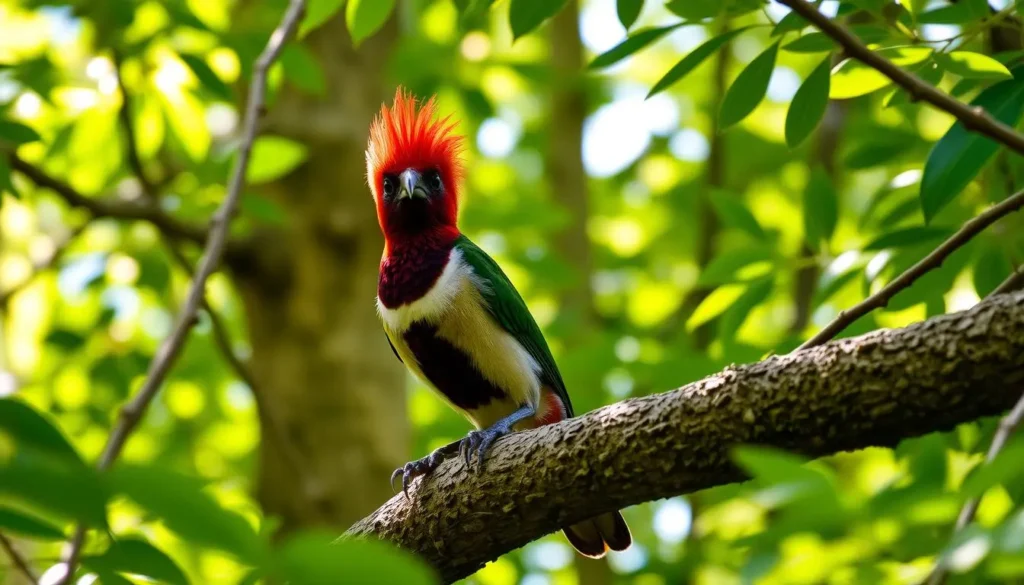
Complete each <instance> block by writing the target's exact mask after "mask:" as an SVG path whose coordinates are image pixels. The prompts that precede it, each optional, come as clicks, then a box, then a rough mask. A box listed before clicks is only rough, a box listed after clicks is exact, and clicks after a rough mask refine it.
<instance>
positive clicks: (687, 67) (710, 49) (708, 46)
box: [647, 26, 750, 97]
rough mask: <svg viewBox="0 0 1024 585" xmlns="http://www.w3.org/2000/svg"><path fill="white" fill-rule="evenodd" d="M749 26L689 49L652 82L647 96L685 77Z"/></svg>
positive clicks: (663, 89)
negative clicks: (660, 76) (661, 75)
mask: <svg viewBox="0 0 1024 585" xmlns="http://www.w3.org/2000/svg"><path fill="white" fill-rule="evenodd" d="M749 28H750V27H749V26H746V27H743V28H737V29H734V30H731V31H728V32H725V33H722V34H720V35H718V36H717V37H714V38H713V39H710V40H708V41H705V42H704V43H703V44H702V45H701V46H699V47H697V48H696V49H694V50H692V51H690V52H689V53H688V54H687V55H686V56H685V57H683V58H682V59H681V60H680V61H679V62H678V63H676V64H675V65H674V66H673V67H672V69H669V70H668V73H666V74H665V75H664V76H663V77H662V78H661V79H659V80H658V82H657V83H655V84H654V87H652V88H651V91H650V93H648V94H647V97H651V96H653V95H654V94H656V93H660V92H662V91H665V90H666V89H668V88H669V87H671V86H672V84H674V83H675V82H677V81H679V80H680V79H682V78H684V77H686V75H687V74H689V73H690V72H691V71H693V70H694V69H696V68H697V66H699V65H700V64H701V63H703V62H704V61H705V60H707V58H708V57H710V56H711V55H713V54H714V53H715V51H717V50H718V49H720V48H721V47H722V45H724V44H725V43H727V42H729V40H730V39H732V38H733V37H735V36H736V35H738V34H740V33H742V32H743V31H745V30H748V29H749Z"/></svg>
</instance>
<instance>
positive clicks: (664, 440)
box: [346, 293, 1024, 581]
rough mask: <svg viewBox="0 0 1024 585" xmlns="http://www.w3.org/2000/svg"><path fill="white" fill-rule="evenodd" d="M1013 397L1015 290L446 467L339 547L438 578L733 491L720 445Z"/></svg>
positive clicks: (990, 409) (840, 429)
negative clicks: (388, 550)
mask: <svg viewBox="0 0 1024 585" xmlns="http://www.w3.org/2000/svg"><path fill="white" fill-rule="evenodd" d="M1022 386H1024V293H1015V294H1012V295H1000V296H997V297H993V298H992V299H990V300H986V301H985V302H982V303H980V304H978V305H977V306H976V307H974V308H973V309H971V310H969V311H966V312H962V313H955V314H951V315H944V316H940V317H936V318H934V319H930V320H928V321H924V322H922V323H918V324H915V325H911V326H910V327H907V328H904V329H895V330H880V331H875V332H872V333H869V334H867V335H864V336H861V337H856V338H849V339H842V340H838V341H834V342H831V343H829V344H826V345H822V346H819V347H816V348H813V349H809V350H804V351H797V352H794V353H791V354H787V355H784V356H774V357H771V358H769V359H767V360H765V361H762V362H759V363H756V364H753V365H748V366H741V367H730V368H728V369H726V370H725V371H723V372H721V373H719V374H716V375H714V376H711V377H708V378H705V379H704V380H701V381H699V382H695V383H693V384H689V385H687V386H685V387H683V388H680V389H678V390H675V391H672V392H667V393H664V394H656V395H652V396H646V397H643V398H636V399H631V400H626V401H623V402H620V403H617V404H612V405H610V406H606V407H604V408H601V409H599V410H596V411H593V412H590V413H588V414H586V415H584V416H581V417H578V418H573V419H569V420H567V421H564V422H561V423H558V424H556V425H551V426H546V427H542V428H540V429H536V430H532V431H526V432H522V433H515V434H513V435H510V436H508V437H506V438H504V439H502V440H500V441H499V442H498V443H497V444H496V445H495V447H494V449H493V451H492V452H491V454H490V455H489V459H488V461H487V464H486V468H485V470H484V472H483V473H480V474H476V473H467V472H466V469H465V468H464V463H463V462H462V461H461V460H459V459H458V458H455V459H452V460H449V461H447V462H445V463H444V464H443V465H441V467H440V468H438V469H437V471H435V472H434V474H433V475H432V476H430V477H428V478H426V479H421V480H419V481H417V482H416V483H414V484H413V486H412V487H411V489H410V497H411V500H410V501H407V500H406V499H405V498H404V497H403V496H402V495H401V494H399V495H397V496H395V497H393V498H392V499H391V500H390V501H388V502H387V503H385V504H384V505H383V506H382V507H381V508H379V509H378V510H377V511H376V512H374V513H373V514H372V515H370V516H369V517H367V518H365V519H363V520H361V521H360V522H358V523H356V524H355V525H354V526H353V527H352V528H350V529H349V531H348V532H347V533H346V536H376V537H379V538H382V539H386V540H389V541H393V542H395V543H396V544H398V545H399V546H402V547H403V548H405V549H407V550H411V551H414V552H416V553H418V554H419V555H421V556H423V557H424V558H425V559H426V560H427V561H428V562H429V563H431V564H432V565H433V566H434V567H435V568H436V569H437V571H438V572H439V573H440V574H441V575H442V577H443V578H444V579H445V580H446V581H453V580H456V579H459V578H462V577H465V576H467V575H469V574H471V573H473V572H474V571H476V570H477V569H479V568H480V567H482V566H483V565H484V563H486V562H488V561H490V560H492V559H495V558H497V557H498V556H500V555H502V554H505V553H507V552H509V551H511V550H513V549H515V548H518V547H520V546H523V545H524V544H526V543H528V542H530V541H532V540H534V539H536V538H539V537H540V536H542V535H544V534H547V533H550V532H553V531H555V530H557V529H558V528H560V527H561V526H564V525H566V524H571V523H574V522H577V521H580V520H583V519H584V518H588V517H591V516H594V515H596V514H599V513H602V512H607V511H610V510H615V509H619V508H624V507H627V506H631V505H634V504H638V503H641V502H646V501H650V500H656V499H659V498H664V497H668V496H675V495H679V494H684V493H689V492H693V491H697V490H701V489H705V488H709V487H712V486H716V485H721V484H725V483H729V482H734V481H738V480H741V479H743V476H742V474H741V473H740V471H739V470H738V469H737V468H736V467H734V466H733V465H732V463H731V462H730V459H729V452H730V448H731V447H733V446H734V445H737V444H742V443H748V444H749V443H755V444H764V445H772V446H775V447H779V448H782V449H787V450H790V451H795V452H799V453H803V454H805V455H808V456H821V455H826V454H830V453H835V452H838V451H845V450H851V449H860V448H864V447H869V446H892V445H895V444H896V443H898V442H899V441H900V440H902V439H904V438H908V437H913V436H917V435H922V434H926V433H929V432H933V431H945V430H948V429H951V428H953V427H954V426H955V425H957V424H960V423H963V422H967V421H971V420H974V419H976V418H978V417H981V416H987V415H995V414H999V413H1000V412H1002V411H1004V410H1006V409H1008V408H1010V407H1011V406H1013V404H1014V403H1015V402H1016V400H1017V398H1018V396H1019V391H1020V388H1021V387H1022ZM381 481H387V478H385V477H382V478H381Z"/></svg>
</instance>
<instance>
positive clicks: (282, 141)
mask: <svg viewBox="0 0 1024 585" xmlns="http://www.w3.org/2000/svg"><path fill="white" fill-rule="evenodd" d="M308 154H309V153H308V151H307V149H306V145H304V144H302V143H301V142H296V141H294V140H289V139H287V138H281V137H280V136H260V137H259V138H257V139H256V142H255V143H253V145H252V156H251V157H250V159H249V168H248V169H247V170H246V173H245V180H246V181H247V182H248V183H249V184H250V185H258V184H260V183H267V182H269V181H273V180H275V179H279V178H281V177H283V176H285V175H287V174H288V173H290V172H291V171H292V170H294V169H295V167H297V166H299V165H300V164H302V162H303V161H305V160H306V157H307V156H308Z"/></svg>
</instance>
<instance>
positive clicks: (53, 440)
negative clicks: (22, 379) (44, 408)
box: [0, 398, 85, 465]
mask: <svg viewBox="0 0 1024 585" xmlns="http://www.w3.org/2000/svg"><path fill="white" fill-rule="evenodd" d="M0 433H4V434H6V435H8V436H9V437H10V438H12V439H13V440H14V441H15V443H16V444H18V445H27V446H30V447H32V448H34V449H37V450H39V451H41V452H43V453H46V454H48V455H51V456H53V457H56V458H58V459H62V460H67V461H71V462H73V463H76V464H78V465H85V462H84V461H83V460H82V457H81V455H79V454H78V451H76V450H75V448H74V447H72V446H71V443H70V442H68V440H67V438H65V437H64V434H63V433H61V432H60V430H58V429H57V427H56V426H55V425H54V424H53V423H52V422H50V420H49V419H48V418H47V417H44V416H43V415H42V414H40V413H39V412H38V411H36V410H35V409H34V408H32V407H31V406H29V405H27V404H25V403H24V402H22V401H21V400H19V399H17V398H0Z"/></svg>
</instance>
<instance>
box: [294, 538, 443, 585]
mask: <svg viewBox="0 0 1024 585" xmlns="http://www.w3.org/2000/svg"><path fill="white" fill-rule="evenodd" d="M336 540H337V536H336V535H331V534H318V533H311V534H310V533H307V534H302V535H300V536H297V537H294V538H292V539H291V540H289V541H288V542H286V543H285V544H284V546H283V547H282V548H281V550H280V551H279V552H278V553H277V554H276V556H275V558H274V565H275V566H276V568H277V572H278V573H279V575H280V576H281V577H282V578H283V579H284V580H286V581H287V582H288V583H291V584H292V585H323V584H325V583H402V584H403V585H405V584H408V585H429V584H432V583H438V578H437V576H436V575H435V574H434V572H433V571H432V570H431V569H430V568H429V567H428V566H427V565H426V564H425V563H424V562H423V561H421V560H420V559H419V558H417V557H416V556H414V555H413V554H411V553H408V552H405V551H403V550H400V549H398V548H396V547H395V546H393V545H391V544H389V543H387V542H383V541H379V540H353V539H350V540H343V541H340V542H336Z"/></svg>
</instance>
